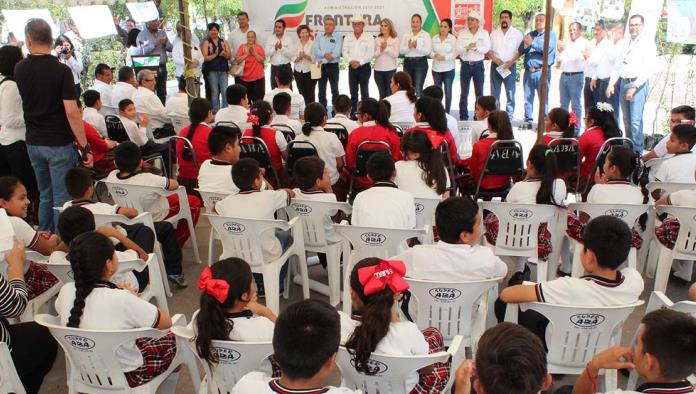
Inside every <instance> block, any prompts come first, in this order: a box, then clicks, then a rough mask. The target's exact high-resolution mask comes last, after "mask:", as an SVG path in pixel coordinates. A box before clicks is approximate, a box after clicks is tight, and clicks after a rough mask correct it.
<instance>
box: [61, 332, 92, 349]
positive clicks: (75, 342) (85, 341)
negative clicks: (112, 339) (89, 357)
mask: <svg viewBox="0 0 696 394" xmlns="http://www.w3.org/2000/svg"><path fill="white" fill-rule="evenodd" d="M65 340H66V341H68V343H69V344H70V346H72V347H74V348H75V349H77V350H80V351H83V352H84V351H87V350H89V349H91V348H93V347H94V341H93V340H91V339H89V338H87V337H81V336H79V335H66V336H65Z"/></svg>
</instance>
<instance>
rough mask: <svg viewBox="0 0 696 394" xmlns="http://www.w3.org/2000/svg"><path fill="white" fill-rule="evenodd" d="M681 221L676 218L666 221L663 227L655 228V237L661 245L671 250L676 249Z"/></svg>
mask: <svg viewBox="0 0 696 394" xmlns="http://www.w3.org/2000/svg"><path fill="white" fill-rule="evenodd" d="M679 227H680V226H679V220H677V219H674V218H667V219H665V220H664V221H663V222H662V224H661V225H659V226H657V227H655V237H657V240H658V241H660V243H661V244H663V245H665V246H666V247H668V248H670V249H674V243H675V242H677V236H678V235H679Z"/></svg>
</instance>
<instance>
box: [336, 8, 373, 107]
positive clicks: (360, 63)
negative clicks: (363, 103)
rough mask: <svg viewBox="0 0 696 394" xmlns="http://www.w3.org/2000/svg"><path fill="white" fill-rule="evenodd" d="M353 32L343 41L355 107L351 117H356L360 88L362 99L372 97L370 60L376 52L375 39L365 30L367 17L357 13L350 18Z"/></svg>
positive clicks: (349, 83)
mask: <svg viewBox="0 0 696 394" xmlns="http://www.w3.org/2000/svg"><path fill="white" fill-rule="evenodd" d="M350 23H351V25H352V26H353V34H347V35H346V36H345V38H344V41H343V59H344V60H345V61H346V63H348V85H349V86H350V104H351V107H352V108H353V110H352V112H351V114H350V118H351V119H356V117H355V109H356V108H358V88H360V100H365V99H366V98H368V97H370V90H369V85H370V75H371V74H372V68H371V67H370V62H371V61H372V57H373V56H374V53H375V39H374V37H372V36H371V35H369V34H366V33H364V32H363V29H365V19H363V16H362V15H360V14H355V15H353V17H352V18H351V20H350Z"/></svg>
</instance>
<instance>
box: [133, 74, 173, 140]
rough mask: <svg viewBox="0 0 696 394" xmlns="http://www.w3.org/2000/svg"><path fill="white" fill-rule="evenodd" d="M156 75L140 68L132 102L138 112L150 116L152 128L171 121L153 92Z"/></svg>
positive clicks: (157, 127)
mask: <svg viewBox="0 0 696 394" xmlns="http://www.w3.org/2000/svg"><path fill="white" fill-rule="evenodd" d="M156 75H157V73H155V72H154V71H151V70H141V71H140V72H139V73H138V85H140V86H139V87H138V89H137V90H136V91H135V93H133V102H134V103H135V108H136V109H137V110H138V113H141V114H146V115H147V116H148V118H150V127H151V128H152V129H159V128H162V126H164V125H165V124H166V123H171V122H170V119H169V112H167V109H166V108H165V107H164V104H162V101H160V99H159V97H157V95H156V94H155V84H156V83H157V80H156V78H155V77H156Z"/></svg>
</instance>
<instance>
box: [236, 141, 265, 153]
mask: <svg viewBox="0 0 696 394" xmlns="http://www.w3.org/2000/svg"><path fill="white" fill-rule="evenodd" d="M239 148H240V150H241V151H242V153H262V152H265V149H264V148H263V145H261V144H259V143H243V144H239Z"/></svg>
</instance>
